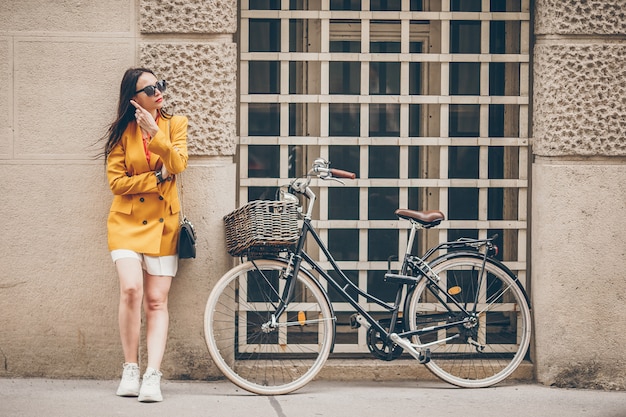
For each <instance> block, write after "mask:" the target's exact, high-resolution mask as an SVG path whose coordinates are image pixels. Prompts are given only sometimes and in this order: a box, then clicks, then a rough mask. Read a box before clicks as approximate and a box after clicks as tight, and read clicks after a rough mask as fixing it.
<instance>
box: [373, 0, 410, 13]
mask: <svg viewBox="0 0 626 417" xmlns="http://www.w3.org/2000/svg"><path fill="white" fill-rule="evenodd" d="M401 6H402V2H401V0H370V10H372V11H383V12H384V11H398V12H399V11H400V7H401Z"/></svg>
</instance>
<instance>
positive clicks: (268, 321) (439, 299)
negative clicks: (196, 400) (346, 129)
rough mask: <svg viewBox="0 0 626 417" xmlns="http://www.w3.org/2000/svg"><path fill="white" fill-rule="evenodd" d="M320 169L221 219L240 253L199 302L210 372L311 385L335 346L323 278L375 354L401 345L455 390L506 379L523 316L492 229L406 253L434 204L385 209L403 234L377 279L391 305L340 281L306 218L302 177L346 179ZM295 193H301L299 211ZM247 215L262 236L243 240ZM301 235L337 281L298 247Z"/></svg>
mask: <svg viewBox="0 0 626 417" xmlns="http://www.w3.org/2000/svg"><path fill="white" fill-rule="evenodd" d="M329 166H330V164H329V163H328V162H327V161H325V160H324V159H321V158H318V159H317V160H315V162H314V164H313V168H312V169H311V170H310V171H309V172H308V173H307V175H306V176H305V177H303V178H298V179H295V180H293V181H292V182H291V183H290V184H289V186H288V189H287V191H286V192H282V194H281V199H280V200H279V201H257V202H252V203H249V204H248V205H246V206H244V207H242V208H240V209H237V210H235V211H234V212H233V213H231V214H229V215H228V216H226V217H225V220H226V222H227V242H228V244H229V252H230V253H231V255H235V256H242V257H243V256H247V259H248V260H247V261H246V262H243V263H242V264H240V265H238V266H236V267H234V268H233V269H231V270H230V271H228V272H226V274H224V275H223V276H222V278H221V279H220V280H219V281H218V282H217V284H216V285H215V287H214V288H213V290H212V291H211V293H210V295H209V297H208V300H207V305H206V309H205V315H204V331H205V339H206V343H207V346H208V350H209V353H210V355H211V358H212V359H213V361H214V362H215V364H216V365H217V367H218V368H219V369H220V371H221V372H222V373H223V374H224V375H225V376H226V377H227V378H228V379H229V380H230V381H232V382H233V383H234V384H236V385H238V386H239V387H241V388H243V389H245V390H247V391H250V392H253V393H256V394H262V395H278V394H286V393H289V392H292V391H294V390H297V389H299V388H302V387H303V386H304V385H306V384H307V383H308V382H310V381H311V380H312V379H313V378H314V377H315V376H316V375H317V374H318V372H319V371H320V370H321V369H322V367H323V365H324V363H325V362H326V359H327V358H328V357H329V355H330V353H331V351H332V349H333V346H334V342H335V340H334V338H335V325H336V317H335V314H334V312H333V306H332V304H331V303H330V300H329V296H328V293H327V291H326V289H325V288H324V286H323V285H322V280H323V281H326V283H327V285H328V286H329V287H332V288H333V289H334V290H335V291H336V293H337V294H339V296H340V298H341V299H343V300H344V301H345V302H347V303H348V304H350V305H351V306H352V308H354V310H355V314H354V315H353V316H352V317H351V326H352V327H353V328H358V327H360V326H365V328H366V329H367V330H366V331H367V340H368V347H369V349H370V352H371V353H372V354H373V355H374V356H375V357H376V358H378V359H382V360H394V359H397V358H399V357H400V356H401V355H402V354H403V352H405V351H406V352H408V354H410V355H411V356H412V357H414V358H415V359H417V360H418V361H419V362H420V363H422V364H424V365H425V366H427V367H428V369H429V370H430V371H431V372H432V373H434V374H435V375H436V376H437V377H439V378H440V379H442V380H444V381H446V382H448V383H450V384H453V385H457V386H460V387H469V388H479V387H487V386H491V385H494V384H496V383H498V382H500V381H502V380H504V379H505V378H507V377H508V376H510V375H511V373H513V371H514V370H515V369H516V368H517V367H518V365H519V364H520V363H521V362H522V360H523V359H524V357H525V355H526V351H527V349H528V346H529V343H530V333H531V316H530V307H529V300H528V296H527V294H526V292H525V290H524V288H523V287H522V285H521V283H520V282H519V281H518V279H517V277H516V276H515V275H514V274H513V273H512V272H511V271H510V270H509V269H508V268H507V267H506V266H505V265H504V264H502V263H501V262H500V261H498V260H497V259H496V258H494V255H495V254H496V251H497V247H496V246H495V244H494V243H493V239H494V238H495V236H494V237H491V238H487V239H459V240H456V241H452V242H445V243H441V244H439V245H437V246H435V247H433V248H431V249H429V250H428V251H427V252H426V253H425V254H424V255H423V256H422V257H418V256H415V255H412V254H411V253H410V248H412V247H413V242H414V239H415V237H416V233H417V231H418V230H420V229H429V228H432V227H435V226H437V225H438V224H439V223H441V221H443V220H444V218H445V216H444V214H443V213H442V212H440V211H436V210H433V211H412V210H406V209H398V210H396V212H395V213H396V215H397V216H399V217H400V218H402V219H406V220H408V221H409V222H410V224H411V230H410V233H409V237H408V244H407V250H406V253H405V254H404V257H403V260H402V263H401V268H400V270H399V271H391V261H389V265H390V267H389V268H388V269H389V270H388V271H387V273H386V274H385V275H384V280H385V281H386V282H388V283H389V285H396V286H397V292H396V296H395V301H394V302H393V303H390V302H385V301H382V300H380V299H378V298H377V297H375V296H373V295H371V294H368V293H367V292H365V291H364V290H362V289H360V288H359V287H358V286H357V285H355V284H354V283H352V282H351V281H350V280H349V279H348V278H347V277H346V275H345V274H344V273H343V272H342V271H341V268H340V267H339V266H338V265H337V262H336V261H335V259H334V258H333V256H332V255H331V253H330V252H329V250H328V248H327V246H326V245H325V244H324V242H322V239H321V238H320V236H319V235H318V234H317V232H316V230H315V229H314V227H313V225H312V223H311V217H312V212H313V207H314V204H315V200H316V195H315V193H314V192H313V191H312V190H311V188H310V183H311V179H312V177H313V176H317V177H318V178H319V179H321V180H330V179H334V180H337V179H338V178H342V179H354V178H355V175H354V174H353V173H350V172H346V171H342V170H338V169H332V168H330V167H329ZM338 181H340V182H342V181H341V180H338ZM298 195H300V196H304V198H303V201H305V200H308V205H307V207H306V212H305V211H304V207H300V204H299V201H300V200H299V199H298V197H297V196H298ZM259 205H261V206H262V207H261V208H260V209H258V210H256V211H257V212H253V211H254V207H256V206H259ZM229 216H230V223H229ZM237 216H238V217H237ZM298 217H300V218H301V220H302V225H301V226H298ZM233 218H236V220H233ZM258 218H263V220H259V219H258ZM255 219H256V220H255ZM268 219H269V220H268ZM254 221H256V222H257V223H261V224H260V226H259V225H257V226H258V227H259V228H263V227H265V229H268V230H270V233H269V236H264V237H258V238H257V239H256V240H255V239H254V236H253V239H251V242H244V243H242V241H244V240H246V239H245V236H244V235H246V234H249V232H250V230H249V229H250V223H253V222H254ZM236 222H240V223H241V224H238V223H236ZM242 225H243V226H242ZM285 225H286V226H285ZM285 233H287V235H284V234H285ZM261 234H262V233H259V236H260V235H261ZM309 235H310V236H312V237H313V239H314V241H315V243H316V245H317V246H319V248H321V250H322V253H323V254H324V256H325V257H326V258H327V259H328V261H329V262H330V264H331V265H332V268H333V269H334V271H335V272H336V275H337V278H335V277H333V276H331V275H330V274H329V273H328V272H327V271H326V270H325V269H324V268H322V267H321V266H320V264H319V263H318V262H317V261H316V260H315V259H313V258H312V257H311V256H310V255H309V254H308V253H307V252H306V251H305V250H304V247H305V243H306V242H307V238H308V236H309ZM268 248H269V249H273V251H272V250H269V251H268V250H267V249H268ZM440 251H443V252H444V253H443V254H440V255H438V256H435V254H436V253H439V252H440ZM303 261H304V262H303ZM349 292H352V293H355V294H357V296H352V295H350V294H349ZM358 296H362V297H364V298H365V299H367V300H368V301H369V302H372V303H375V304H376V305H377V306H380V307H382V310H384V311H385V312H386V313H385V314H386V315H387V317H386V318H384V319H380V320H377V319H375V318H374V317H373V315H372V313H370V312H368V311H366V310H365V309H364V308H363V307H362V306H360V305H359V303H358Z"/></svg>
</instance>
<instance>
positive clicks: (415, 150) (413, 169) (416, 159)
mask: <svg viewBox="0 0 626 417" xmlns="http://www.w3.org/2000/svg"><path fill="white" fill-rule="evenodd" d="M420 150H421V148H420V147H419V146H409V178H422V177H421V175H420Z"/></svg>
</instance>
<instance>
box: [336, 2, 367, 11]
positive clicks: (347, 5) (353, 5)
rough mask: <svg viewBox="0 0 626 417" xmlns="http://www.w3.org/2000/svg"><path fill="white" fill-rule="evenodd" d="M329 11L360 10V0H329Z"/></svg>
mask: <svg viewBox="0 0 626 417" xmlns="http://www.w3.org/2000/svg"><path fill="white" fill-rule="evenodd" d="M330 10H361V0H330Z"/></svg>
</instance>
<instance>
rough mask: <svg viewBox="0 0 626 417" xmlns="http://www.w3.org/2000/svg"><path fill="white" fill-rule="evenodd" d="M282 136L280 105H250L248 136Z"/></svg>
mask: <svg viewBox="0 0 626 417" xmlns="http://www.w3.org/2000/svg"><path fill="white" fill-rule="evenodd" d="M279 134H280V105H279V104H278V103H249V104H248V135H249V136H278V135H279Z"/></svg>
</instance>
